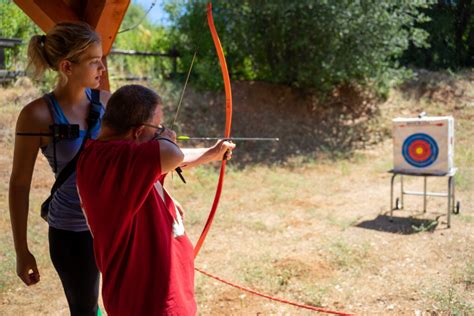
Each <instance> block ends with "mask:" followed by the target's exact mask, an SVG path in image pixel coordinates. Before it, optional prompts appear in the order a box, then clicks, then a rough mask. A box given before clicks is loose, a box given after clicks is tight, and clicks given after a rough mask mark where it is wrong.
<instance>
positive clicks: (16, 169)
mask: <svg viewBox="0 0 474 316" xmlns="http://www.w3.org/2000/svg"><path fill="white" fill-rule="evenodd" d="M45 111H48V109H47V106H46V104H44V101H42V100H36V101H33V102H32V103H30V104H29V105H27V106H26V107H25V108H24V109H23V110H22V111H21V113H20V115H19V117H18V120H17V125H16V132H33V133H35V132H38V133H39V132H45V130H44V128H42V126H43V125H44V124H42V123H41V122H43V123H46V126H47V124H48V122H49V120H50V117H49V112H45ZM41 141H42V138H41V136H16V137H15V148H14V153H13V167H12V173H11V176H10V187H9V207H10V219H11V225H12V232H13V241H14V245H15V252H16V256H17V274H18V276H19V277H20V278H21V279H22V280H23V282H24V283H25V284H27V285H32V284H35V283H37V282H38V281H39V272H38V268H37V266H36V260H35V258H34V256H33V255H32V254H31V253H30V251H29V249H28V242H27V222H28V209H29V194H30V187H31V179H32V175H33V169H34V165H35V162H36V157H37V155H38V150H39V147H40V146H41ZM30 271H32V272H30Z"/></svg>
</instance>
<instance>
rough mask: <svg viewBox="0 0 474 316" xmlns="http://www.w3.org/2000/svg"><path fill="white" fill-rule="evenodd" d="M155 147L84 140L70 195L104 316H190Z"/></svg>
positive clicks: (178, 241) (189, 272) (188, 283)
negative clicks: (98, 275)
mask: <svg viewBox="0 0 474 316" xmlns="http://www.w3.org/2000/svg"><path fill="white" fill-rule="evenodd" d="M163 180H164V175H162V174H161V167H160V145H159V142H158V141H149V142H146V143H143V144H140V145H137V144H135V143H133V142H129V141H108V142H103V141H95V140H89V141H88V142H87V144H86V147H85V149H84V151H83V153H82V154H81V156H80V159H79V161H78V164H77V187H78V191H79V195H80V197H81V201H82V207H83V210H84V213H85V215H86V218H87V222H88V224H89V227H90V230H91V232H92V235H93V237H94V252H95V258H96V262H97V266H98V268H99V270H100V271H101V272H102V279H103V286H102V297H103V301H104V306H105V309H106V311H107V313H108V314H109V315H112V316H115V315H194V314H196V302H195V300H194V258H193V247H192V245H191V242H190V241H189V239H188V237H187V236H186V234H185V233H184V227H183V225H182V221H181V217H180V215H179V212H177V210H176V207H175V205H174V203H173V201H172V199H171V198H170V196H169V195H168V194H167V192H166V191H165V190H164V189H163V186H162V183H163Z"/></svg>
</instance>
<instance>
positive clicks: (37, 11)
mask: <svg viewBox="0 0 474 316" xmlns="http://www.w3.org/2000/svg"><path fill="white" fill-rule="evenodd" d="M13 1H14V2H15V4H16V5H17V6H19V7H20V9H22V10H23V12H25V14H26V15H28V16H29V17H30V19H31V20H32V21H33V22H35V23H36V25H38V26H39V27H40V28H41V29H42V30H43V32H45V33H46V32H48V31H49V30H50V29H51V28H52V27H53V26H54V24H56V23H55V22H54V20H53V19H52V18H51V17H49V16H48V15H47V14H46V13H45V12H44V11H43V10H42V9H41V8H40V7H39V6H38V5H37V4H36V3H35V2H34V1H31V0H13Z"/></svg>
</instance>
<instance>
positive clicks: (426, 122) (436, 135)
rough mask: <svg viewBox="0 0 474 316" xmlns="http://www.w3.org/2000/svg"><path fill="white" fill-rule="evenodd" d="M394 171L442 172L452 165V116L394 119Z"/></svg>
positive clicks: (445, 171) (449, 168)
mask: <svg viewBox="0 0 474 316" xmlns="http://www.w3.org/2000/svg"><path fill="white" fill-rule="evenodd" d="M393 145H394V147H393V154H394V171H396V172H405V173H418V174H419V173H423V174H445V173H448V172H449V171H450V170H451V168H453V155H454V120H453V118H452V117H423V118H396V119H394V120H393Z"/></svg>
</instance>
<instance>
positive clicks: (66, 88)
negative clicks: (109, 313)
mask: <svg viewBox="0 0 474 316" xmlns="http://www.w3.org/2000/svg"><path fill="white" fill-rule="evenodd" d="M28 60H29V67H30V66H31V68H33V70H34V75H35V76H36V77H39V76H41V75H42V74H43V73H44V72H45V71H46V70H47V69H51V70H53V71H55V72H57V74H58V82H57V85H56V86H55V87H54V89H53V91H52V92H51V93H48V94H45V95H44V96H43V97H41V98H38V99H36V100H34V101H32V102H31V103H29V104H27V105H26V106H25V107H24V108H23V109H22V111H21V113H20V115H19V117H18V121H17V125H16V132H17V136H16V137H15V147H14V156H13V168H12V173H11V178H10V189H9V205H10V216H11V224H12V231H13V237H14V244H15V251H16V269H17V274H18V276H19V277H20V278H21V280H22V281H23V282H24V283H25V284H27V285H32V284H35V283H37V282H39V280H40V273H39V270H38V267H37V265H36V260H35V257H34V256H33V254H31V252H30V251H29V248H28V240H27V221H28V209H29V194H30V187H31V180H32V175H33V169H34V166H35V162H36V158H37V155H38V152H39V150H40V149H41V152H42V154H43V155H44V156H45V157H46V159H47V160H48V162H49V164H50V166H51V168H52V169H53V172H54V173H55V176H56V177H57V176H58V175H59V173H60V172H61V170H62V168H64V167H65V166H66V165H67V164H68V162H69V161H70V160H71V159H72V158H73V157H74V156H75V155H76V153H77V152H78V151H79V149H80V147H81V145H82V142H83V140H84V137H85V136H86V134H87V132H86V131H87V130H88V128H89V126H87V118H88V115H89V111H90V110H91V107H92V106H93V104H96V105H97V102H95V103H94V102H92V98H93V94H94V93H92V89H97V88H98V87H99V85H100V79H101V76H102V75H103V73H104V71H105V67H104V65H103V64H102V61H101V60H102V46H101V40H100V37H99V35H98V34H97V33H96V32H95V31H94V30H93V29H92V28H91V27H90V26H89V25H87V24H86V23H82V22H77V23H59V24H57V25H56V26H55V27H54V28H53V29H51V30H50V31H49V32H48V33H47V34H46V35H42V36H40V35H36V36H33V37H32V38H31V40H30V43H29V47H28ZM109 96H110V94H109V93H108V92H106V91H100V103H101V104H106V102H107V100H108V98H109ZM101 104H99V108H98V109H96V110H97V111H98V112H99V113H100V118H99V119H98V121H97V123H96V124H95V126H91V127H90V129H89V131H90V136H91V137H92V138H95V137H96V136H97V135H98V133H99V129H100V121H101V117H102V114H103V113H104V108H103V106H102V105H101ZM58 124H63V126H71V125H74V124H77V125H79V129H80V131H79V135H76V136H75V137H72V138H69V139H62V140H59V141H58V140H54V139H53V137H51V136H45V135H44V134H49V133H51V126H54V125H58ZM91 125H92V124H91ZM22 133H31V134H37V135H33V136H24V135H18V134H22ZM38 134H40V135H38ZM41 134H43V135H41ZM47 220H48V225H49V233H48V235H49V250H50V256H51V260H52V262H53V265H54V267H55V269H56V271H57V272H58V275H59V277H60V279H61V282H62V285H63V288H64V292H65V294H66V298H67V301H68V304H69V309H70V311H71V315H96V314H97V309H98V304H97V301H98V292H99V272H98V270H97V267H96V263H95V259H94V253H93V246H92V237H91V234H90V232H89V229H88V227H87V223H86V219H85V218H84V215H83V212H82V210H81V207H80V201H79V197H78V194H77V190H76V174H75V172H73V173H72V174H71V176H69V177H68V178H67V180H66V181H65V182H64V183H63V184H62V185H61V186H60V187H59V189H58V190H57V191H56V192H55V194H54V195H53V197H52V200H51V202H50V204H49V213H48V217H47Z"/></svg>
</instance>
